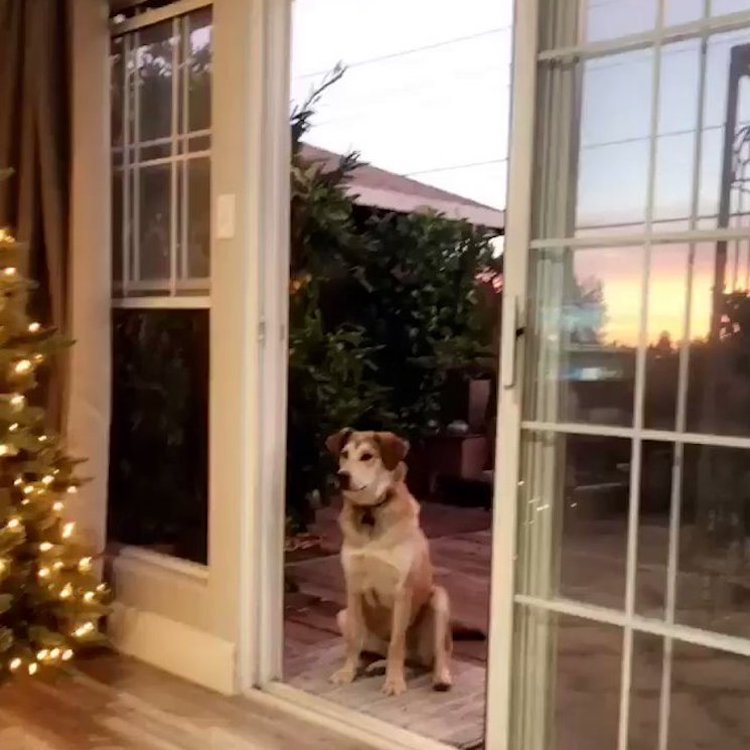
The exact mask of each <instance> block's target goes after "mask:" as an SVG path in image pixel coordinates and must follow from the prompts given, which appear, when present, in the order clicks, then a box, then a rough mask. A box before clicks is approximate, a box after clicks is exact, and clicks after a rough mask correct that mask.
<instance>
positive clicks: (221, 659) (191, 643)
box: [107, 602, 237, 695]
mask: <svg viewBox="0 0 750 750" xmlns="http://www.w3.org/2000/svg"><path fill="white" fill-rule="evenodd" d="M107 619H108V632H109V636H110V638H111V639H112V643H113V645H114V647H115V648H116V649H117V650H118V651H119V652H120V653H122V654H126V655H127V656H133V657H135V658H136V659H139V660H140V661H143V662H146V663H147V664H151V665H153V666H155V667H158V668H159V669H163V670H164V671H165V672H169V673H170V674H173V675H176V676H177V677H182V678H183V679H185V680H189V681H190V682H195V683H197V684H198V685H203V686H204V687H207V688H209V689H211V690H215V691H216V692H219V693H222V694H223V695H234V694H235V693H236V692H237V685H236V679H235V644H233V643H230V642H229V641H225V640H223V639H221V638H218V637H216V636H214V635H211V634H210V633H206V632H205V631H203V630H198V629H197V628H192V627H190V626H189V625H185V624H183V623H181V622H177V621H175V620H170V619H169V618H168V617H164V616H163V615H158V614H155V613H154V612H148V611H146V610H140V609H137V608H136V607H128V606H126V605H124V604H119V603H117V602H116V603H115V604H114V605H113V606H112V614H111V615H110V616H109V617H108V618H107Z"/></svg>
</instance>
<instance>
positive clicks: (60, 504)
mask: <svg viewBox="0 0 750 750" xmlns="http://www.w3.org/2000/svg"><path fill="white" fill-rule="evenodd" d="M63 508H65V503H63V502H62V501H61V500H57V501H56V502H55V503H54V504H53V505H52V510H54V511H55V513H60V512H61V511H62V510H63Z"/></svg>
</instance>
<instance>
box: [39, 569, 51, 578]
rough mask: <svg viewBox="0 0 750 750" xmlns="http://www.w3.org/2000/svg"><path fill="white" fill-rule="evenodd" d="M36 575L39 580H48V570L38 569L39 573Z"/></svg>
mask: <svg viewBox="0 0 750 750" xmlns="http://www.w3.org/2000/svg"><path fill="white" fill-rule="evenodd" d="M37 575H38V576H39V577H40V578H49V568H39V573H38V574H37Z"/></svg>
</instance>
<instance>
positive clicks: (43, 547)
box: [39, 542, 54, 552]
mask: <svg viewBox="0 0 750 750" xmlns="http://www.w3.org/2000/svg"><path fill="white" fill-rule="evenodd" d="M53 546H54V545H53V544H52V542H42V543H41V544H40V545H39V549H40V551H41V552H49V551H50V550H51V549H52V547H53Z"/></svg>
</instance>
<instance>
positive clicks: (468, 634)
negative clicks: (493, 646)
mask: <svg viewBox="0 0 750 750" xmlns="http://www.w3.org/2000/svg"><path fill="white" fill-rule="evenodd" d="M451 631H452V634H453V640H454V641H486V640H487V634H486V633H485V632H484V631H482V630H480V629H479V628H472V627H470V626H468V625H464V624H463V623H461V622H455V621H454V622H452V623H451Z"/></svg>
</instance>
